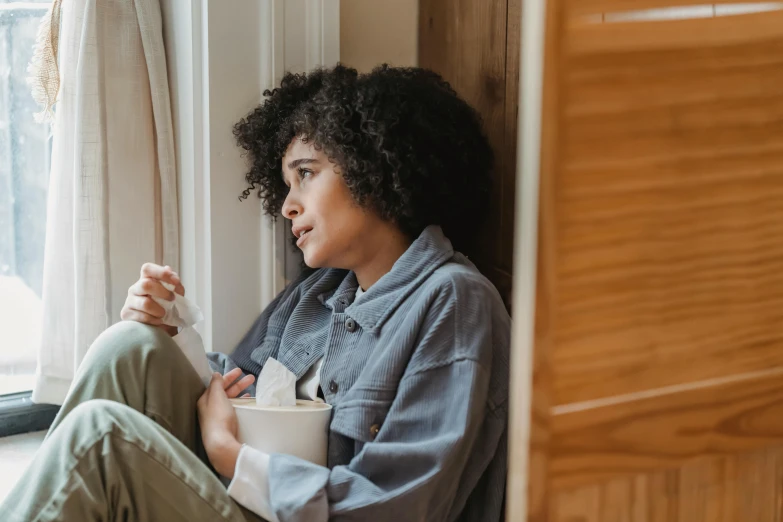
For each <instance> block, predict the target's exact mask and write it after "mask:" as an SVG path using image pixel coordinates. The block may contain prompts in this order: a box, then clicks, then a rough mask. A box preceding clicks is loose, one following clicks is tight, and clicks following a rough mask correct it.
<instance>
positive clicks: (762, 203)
mask: <svg viewBox="0 0 783 522" xmlns="http://www.w3.org/2000/svg"><path fill="white" fill-rule="evenodd" d="M770 17H772V18H775V19H776V20H777V21H778V23H777V24H776V25H775V27H776V28H777V30H776V31H777V32H776V34H775V35H774V36H772V35H767V36H766V37H765V38H761V39H759V38H758V34H753V35H751V34H750V33H751V32H752V27H753V26H754V24H753V23H752V22H753V21H754V20H758V21H761V20H766V21H767V22H765V24H766V25H765V26H766V27H771V26H772V24H770V23H769V19H770ZM688 22H689V24H690V25H689V26H688V27H689V29H688V31H689V34H690V35H691V38H693V39H694V40H698V37H699V35H700V34H702V33H713V32H714V26H715V25H719V26H721V27H723V26H725V24H726V23H727V22H733V23H734V24H735V25H734V26H733V27H734V31H733V32H732V35H733V36H732V39H738V38H740V36H739V35H741V34H743V32H744V34H746V35H747V38H746V41H745V42H743V43H742V44H736V45H730V44H729V43H725V44H722V45H717V44H715V45H713V44H712V43H705V45H704V46H703V47H702V48H699V49H691V48H690V47H687V46H686V47H682V46H681V45H680V44H679V42H676V41H675V42H669V44H668V48H666V46H665V45H663V44H662V43H661V42H660V41H659V42H657V43H656V44H655V46H654V47H655V48H654V49H652V50H638V49H636V48H635V46H633V45H625V44H626V43H627V42H628V41H635V39H636V38H637V36H633V35H638V38H639V39H640V40H642V41H647V40H652V38H650V36H649V35H650V34H652V32H653V31H654V30H655V29H656V28H660V27H663V26H666V25H670V24H672V23H674V22H644V23H629V24H604V25H600V24H596V25H595V27H597V28H606V30H607V31H610V32H611V31H614V29H613V28H612V26H615V25H627V26H636V27H637V29H636V30H635V31H633V32H632V31H625V32H624V33H623V34H624V36H623V38H618V39H617V40H616V41H615V47H616V49H615V50H611V51H610V50H608V49H605V50H602V51H600V52H591V53H582V52H578V51H577V50H576V49H575V48H574V46H573V45H574V44H573V42H572V45H570V46H569V45H568V44H567V50H566V51H565V57H564V59H565V60H566V61H565V67H564V76H563V83H562V89H563V93H562V100H563V105H562V108H561V110H562V125H563V129H564V130H563V140H562V143H561V149H560V151H561V152H560V154H561V165H560V169H559V170H558V171H557V173H556V176H557V178H556V182H555V186H556V191H557V193H556V196H555V199H556V202H555V206H556V209H555V212H554V214H553V215H552V216H551V217H550V218H551V219H553V220H555V223H556V227H557V246H556V250H557V269H556V271H557V282H558V295H557V303H556V311H555V316H556V318H557V322H558V329H557V333H556V340H555V343H554V348H553V353H552V361H553V368H554V373H555V381H554V394H555V404H561V405H562V404H568V403H571V402H578V401H586V400H591V399H598V398H602V397H611V396H615V395H622V394H632V393H635V392H639V391H643V390H649V389H655V388H660V387H665V386H672V385H676V384H681V383H687V382H692V381H699V380H705V379H712V378H718V377H722V376H727V375H732V374H735V373H742V372H753V371H758V370H763V369H766V368H769V367H774V366H779V365H783V328H780V325H781V324H783V240H782V239H781V238H783V87H781V86H783V12H775V13H763V14H753V15H743V16H736V17H724V18H718V19H700V20H688ZM762 25H764V24H762ZM578 31H579V30H578V29H576V28H573V27H572V28H571V32H570V33H569V34H574V33H577V32H578ZM565 41H566V42H568V41H569V39H568V38H566V39H565ZM574 41H581V40H578V39H575V40H574ZM727 41H728V39H727ZM628 49H633V50H632V51H629V50H628ZM729 361H730V363H729Z"/></svg>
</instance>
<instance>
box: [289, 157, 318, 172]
mask: <svg viewBox="0 0 783 522" xmlns="http://www.w3.org/2000/svg"><path fill="white" fill-rule="evenodd" d="M309 163H319V161H318V160H317V159H315V158H299V159H296V160H294V161H292V162H291V163H289V164H288V168H289V169H291V170H294V169H295V168H296V167H298V166H299V165H306V164H309Z"/></svg>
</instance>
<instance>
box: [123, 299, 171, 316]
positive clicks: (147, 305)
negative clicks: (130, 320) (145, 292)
mask: <svg viewBox="0 0 783 522" xmlns="http://www.w3.org/2000/svg"><path fill="white" fill-rule="evenodd" d="M125 305H126V306H127V307H128V308H130V309H131V310H136V311H137V312H142V313H145V314H147V315H151V316H152V317H157V318H159V319H160V318H163V316H165V315H166V310H164V309H163V307H162V306H160V305H159V304H158V303H156V302H155V301H153V300H152V298H151V297H146V296H144V297H140V296H137V295H131V296H128V299H126V300H125Z"/></svg>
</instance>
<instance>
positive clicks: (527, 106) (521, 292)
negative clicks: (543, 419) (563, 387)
mask: <svg viewBox="0 0 783 522" xmlns="http://www.w3.org/2000/svg"><path fill="white" fill-rule="evenodd" d="M545 24H546V0H528V1H526V2H523V8H522V23H521V26H520V27H521V30H522V38H521V42H520V44H521V46H522V48H521V54H520V56H521V62H520V68H519V69H520V71H519V72H520V82H519V120H518V124H519V134H518V141H517V188H516V226H515V238H514V285H513V289H514V290H513V292H514V293H513V306H512V309H513V310H514V321H513V326H512V332H511V335H512V347H513V349H512V354H511V399H510V408H509V410H510V427H511V432H510V434H509V441H510V448H509V449H510V451H509V477H508V491H509V495H508V505H507V518H508V517H509V516H510V517H525V518H527V496H526V493H527V482H528V464H529V458H530V455H529V448H530V419H531V407H532V401H533V394H532V391H533V349H534V339H535V338H534V335H535V312H536V309H535V303H536V269H537V266H536V264H537V262H536V261H537V258H538V257H537V256H538V253H537V249H538V198H539V190H538V189H539V173H540V156H541V110H542V102H541V99H542V89H543V80H544V27H545ZM508 519H509V520H512V518H508ZM518 519H519V520H521V519H522V518H518Z"/></svg>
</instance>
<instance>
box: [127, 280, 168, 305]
mask: <svg viewBox="0 0 783 522" xmlns="http://www.w3.org/2000/svg"><path fill="white" fill-rule="evenodd" d="M128 294H129V295H148V296H150V297H160V298H161V299H166V300H168V301H173V300H174V292H170V291H169V290H167V289H166V287H164V286H163V285H162V284H161V283H160V281H159V280H157V279H153V278H151V277H142V278H141V279H139V280H138V281H136V282H135V283H134V284H133V286H131V287H130V288H129V289H128Z"/></svg>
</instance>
